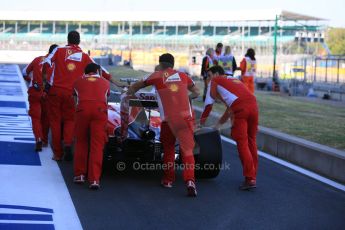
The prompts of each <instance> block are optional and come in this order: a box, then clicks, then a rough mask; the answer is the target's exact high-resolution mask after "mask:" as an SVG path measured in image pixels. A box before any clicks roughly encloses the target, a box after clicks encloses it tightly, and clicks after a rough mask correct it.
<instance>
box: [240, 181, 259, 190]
mask: <svg viewBox="0 0 345 230" xmlns="http://www.w3.org/2000/svg"><path fill="white" fill-rule="evenodd" d="M254 188H256V181H255V180H245V181H244V182H243V183H242V184H241V185H240V187H239V189H240V190H242V191H244V190H247V191H248V190H251V189H254Z"/></svg>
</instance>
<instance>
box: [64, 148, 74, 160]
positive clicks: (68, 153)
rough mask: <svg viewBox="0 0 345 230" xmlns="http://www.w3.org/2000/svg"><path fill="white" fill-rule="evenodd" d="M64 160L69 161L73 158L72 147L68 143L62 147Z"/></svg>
mask: <svg viewBox="0 0 345 230" xmlns="http://www.w3.org/2000/svg"><path fill="white" fill-rule="evenodd" d="M64 152H65V155H64V160H65V161H71V160H73V155H72V147H71V146H70V145H67V146H65V147H64Z"/></svg>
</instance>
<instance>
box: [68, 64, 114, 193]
mask: <svg viewBox="0 0 345 230" xmlns="http://www.w3.org/2000/svg"><path fill="white" fill-rule="evenodd" d="M100 72H101V68H100V66H99V65H97V64H95V63H90V64H88V65H87V66H86V68H85V75H84V76H83V77H82V78H79V79H78V80H76V82H75V83H74V86H73V87H74V92H75V96H76V97H77V100H76V101H77V112H76V120H75V123H76V125H75V141H76V142H75V155H74V182H75V183H84V182H85V176H86V175H87V179H88V181H89V182H90V186H89V188H90V189H98V188H99V181H100V176H101V172H102V161H103V147H104V143H105V141H106V139H107V136H106V132H105V126H106V124H107V120H108V116H107V96H109V91H110V87H109V82H108V81H107V80H105V79H104V78H102V77H101V76H100ZM89 146H90V147H89ZM88 155H89V157H88Z"/></svg>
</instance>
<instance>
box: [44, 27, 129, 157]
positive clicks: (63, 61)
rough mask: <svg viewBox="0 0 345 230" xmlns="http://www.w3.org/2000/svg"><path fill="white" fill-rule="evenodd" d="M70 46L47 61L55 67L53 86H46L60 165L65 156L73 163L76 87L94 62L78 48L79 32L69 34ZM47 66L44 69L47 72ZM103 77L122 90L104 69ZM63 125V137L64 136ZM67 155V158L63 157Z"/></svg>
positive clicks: (58, 49) (58, 51) (56, 152)
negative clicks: (87, 68)
mask: <svg viewBox="0 0 345 230" xmlns="http://www.w3.org/2000/svg"><path fill="white" fill-rule="evenodd" d="M67 40H68V45H66V46H64V47H57V48H56V49H54V50H53V52H52V53H51V54H50V55H49V56H48V57H47V58H46V59H45V61H44V62H45V63H48V64H49V65H50V66H53V65H54V73H53V75H52V77H51V78H50V81H49V84H46V91H47V92H48V101H49V109H50V115H51V116H49V121H50V127H51V130H52V139H53V140H52V144H53V146H52V147H53V152H54V156H53V160H56V161H59V160H61V159H62V157H63V155H64V159H65V160H67V161H70V160H72V158H73V156H72V147H71V146H72V142H73V137H74V112H75V108H74V100H73V96H72V94H73V89H72V87H73V84H74V82H75V81H76V80H77V79H78V78H80V77H81V76H83V73H84V69H85V67H86V66H87V65H88V64H89V63H92V62H94V61H93V60H92V59H91V58H90V56H89V55H87V54H86V53H84V52H83V51H82V50H81V48H80V47H79V46H78V45H79V43H80V35H79V33H78V32H77V31H71V32H69V33H68V37H67ZM45 66H46V65H44V69H45ZM101 76H102V77H104V78H106V79H108V80H109V81H111V82H113V83H115V84H116V85H118V86H122V85H123V84H122V83H120V82H114V81H113V80H112V79H111V75H110V74H109V73H108V72H107V71H106V70H105V69H104V68H102V72H101ZM62 124H63V135H62V134H61V132H62ZM61 136H63V143H64V148H62V145H61ZM63 152H64V154H63Z"/></svg>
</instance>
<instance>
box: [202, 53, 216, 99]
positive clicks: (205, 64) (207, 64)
mask: <svg viewBox="0 0 345 230" xmlns="http://www.w3.org/2000/svg"><path fill="white" fill-rule="evenodd" d="M213 58H214V50H213V49H212V48H208V49H207V50H206V55H205V57H204V58H203V59H202V64H201V76H202V79H203V81H204V93H203V96H202V98H203V101H205V97H206V91H207V81H206V80H207V70H208V69H209V68H211V67H212V66H213Z"/></svg>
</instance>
